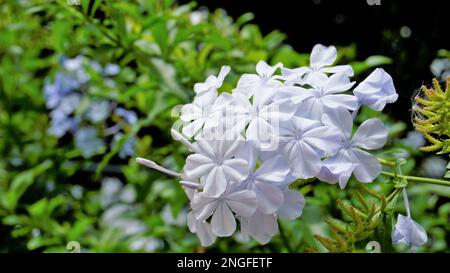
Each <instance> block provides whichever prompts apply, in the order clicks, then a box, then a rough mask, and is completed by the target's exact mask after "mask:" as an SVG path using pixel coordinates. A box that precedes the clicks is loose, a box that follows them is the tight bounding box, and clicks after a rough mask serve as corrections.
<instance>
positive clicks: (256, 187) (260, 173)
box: [241, 145, 289, 214]
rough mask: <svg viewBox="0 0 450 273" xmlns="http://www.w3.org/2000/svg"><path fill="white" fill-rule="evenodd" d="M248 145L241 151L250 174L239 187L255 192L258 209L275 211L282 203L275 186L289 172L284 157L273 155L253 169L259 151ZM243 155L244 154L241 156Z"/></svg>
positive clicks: (282, 198) (268, 211) (269, 211)
mask: <svg viewBox="0 0 450 273" xmlns="http://www.w3.org/2000/svg"><path fill="white" fill-rule="evenodd" d="M248 146H249V149H243V150H242V153H245V154H247V156H246V157H245V158H246V159H247V161H248V162H249V166H250V167H251V170H252V171H250V174H249V175H248V177H247V178H246V179H245V180H244V181H243V182H242V185H241V187H242V188H244V189H248V190H251V191H253V192H255V195H256V199H257V203H258V210H260V211H261V212H262V213H264V214H271V213H274V212H276V211H277V210H278V209H279V208H280V207H281V206H282V205H283V203H284V196H283V192H282V190H280V189H279V188H278V187H277V185H276V184H277V183H279V182H282V181H283V180H284V179H285V178H286V176H287V175H288V174H289V167H288V166H287V162H286V159H285V158H284V157H283V156H281V155H278V156H275V157H272V158H270V159H267V160H266V161H263V162H262V163H261V165H260V166H259V167H258V168H257V169H256V170H254V168H255V166H256V163H257V159H258V155H259V152H258V151H257V150H256V149H253V148H252V147H250V145H248ZM243 157H244V156H243Z"/></svg>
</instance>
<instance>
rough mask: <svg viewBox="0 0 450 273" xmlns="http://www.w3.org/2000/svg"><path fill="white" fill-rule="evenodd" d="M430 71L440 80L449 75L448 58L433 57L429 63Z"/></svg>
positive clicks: (449, 62)
mask: <svg viewBox="0 0 450 273" xmlns="http://www.w3.org/2000/svg"><path fill="white" fill-rule="evenodd" d="M430 70H431V73H433V75H434V76H435V77H437V78H438V79H439V80H440V81H445V80H447V78H448V77H450V60H449V59H448V58H442V59H435V60H434V61H433V62H432V63H431V65H430Z"/></svg>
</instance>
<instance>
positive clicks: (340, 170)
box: [318, 109, 388, 189]
mask: <svg viewBox="0 0 450 273" xmlns="http://www.w3.org/2000/svg"><path fill="white" fill-rule="evenodd" d="M324 123H325V124H326V125H330V126H333V125H334V126H336V129H337V130H339V131H341V132H342V135H341V140H340V149H339V151H338V152H337V153H336V154H335V155H333V156H332V157H329V158H327V159H326V160H324V161H323V167H322V170H321V172H320V173H319V174H318V178H319V179H321V180H322V181H326V182H329V183H336V182H339V186H340V187H341V188H342V189H343V188H345V186H346V185H347V182H348V180H349V178H350V176H351V174H352V173H353V174H354V175H355V177H356V179H357V180H358V181H360V182H363V183H368V182H372V181H373V180H374V179H375V178H376V177H377V176H378V175H379V174H380V172H381V164H380V163H379V162H378V161H377V159H376V158H375V156H373V155H372V154H370V153H368V152H366V151H364V150H363V149H365V150H374V149H379V148H381V147H383V146H384V144H385V143H386V141H387V134H388V131H387V129H386V127H385V126H384V124H383V122H381V121H380V120H379V119H369V120H366V121H365V122H363V123H362V124H361V126H360V127H359V128H358V129H357V130H356V132H355V134H354V135H353V137H351V134H352V127H353V119H352V116H351V114H350V113H349V112H348V111H346V110H344V109H339V110H337V111H335V112H334V113H332V114H330V115H326V116H325V117H324Z"/></svg>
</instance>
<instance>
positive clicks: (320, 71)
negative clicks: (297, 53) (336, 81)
mask: <svg viewBox="0 0 450 273" xmlns="http://www.w3.org/2000/svg"><path fill="white" fill-rule="evenodd" d="M336 59H337V49H336V47H334V46H329V47H326V46H324V45H321V44H317V45H315V46H314V47H313V49H312V52H311V56H310V66H309V67H299V68H295V69H288V68H284V69H282V70H281V71H282V74H283V76H284V78H285V79H286V81H287V82H288V84H292V83H297V84H302V83H303V82H304V81H305V80H308V79H314V78H319V79H320V78H323V77H324V76H326V75H327V74H335V73H343V74H344V75H346V76H348V77H351V76H353V74H354V73H353V68H352V67H351V66H350V65H337V66H331V65H332V64H333V63H334V62H335V61H336Z"/></svg>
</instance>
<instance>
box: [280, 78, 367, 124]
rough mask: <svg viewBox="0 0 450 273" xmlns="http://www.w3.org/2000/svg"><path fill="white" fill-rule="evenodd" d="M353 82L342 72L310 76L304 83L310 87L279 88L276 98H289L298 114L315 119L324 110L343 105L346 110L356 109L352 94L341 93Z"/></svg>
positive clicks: (355, 99)
mask: <svg viewBox="0 0 450 273" xmlns="http://www.w3.org/2000/svg"><path fill="white" fill-rule="evenodd" d="M354 83H355V82H350V80H349V78H348V77H347V76H346V75H345V74H343V73H339V74H334V75H332V76H331V77H327V76H326V75H324V74H323V75H321V76H320V77H310V78H309V79H308V80H306V81H305V84H307V85H309V86H311V87H312V88H304V87H301V86H287V87H284V88H282V89H281V90H280V92H279V94H278V95H277V97H278V98H290V99H291V101H292V103H294V104H296V105H298V109H299V111H300V113H299V115H301V116H304V117H308V118H311V119H315V120H320V118H321V116H322V115H323V113H324V111H325V110H327V109H336V108H338V107H344V108H346V109H348V110H352V111H354V110H356V109H357V107H358V101H357V98H355V97H354V96H352V95H348V94H342V93H343V92H345V91H348V90H349V89H350V88H351V87H352V86H353V85H354Z"/></svg>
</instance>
